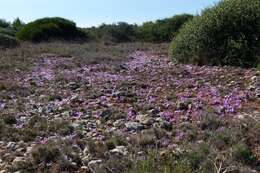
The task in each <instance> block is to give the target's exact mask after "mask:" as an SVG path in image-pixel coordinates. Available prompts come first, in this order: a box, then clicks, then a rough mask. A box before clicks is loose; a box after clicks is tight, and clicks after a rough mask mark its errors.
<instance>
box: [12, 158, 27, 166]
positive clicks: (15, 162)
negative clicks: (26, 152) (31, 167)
mask: <svg viewBox="0 0 260 173" xmlns="http://www.w3.org/2000/svg"><path fill="white" fill-rule="evenodd" d="M24 163H25V158H24V157H16V158H15V159H14V160H13V162H12V165H13V166H14V167H20V166H21V165H23V164H24Z"/></svg>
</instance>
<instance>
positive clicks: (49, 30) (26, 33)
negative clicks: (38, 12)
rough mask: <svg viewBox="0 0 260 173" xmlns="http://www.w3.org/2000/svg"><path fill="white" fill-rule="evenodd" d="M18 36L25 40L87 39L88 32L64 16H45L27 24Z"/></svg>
mask: <svg viewBox="0 0 260 173" xmlns="http://www.w3.org/2000/svg"><path fill="white" fill-rule="evenodd" d="M17 38H18V39H20V40H23V41H33V42H41V41H49V40H53V39H59V40H85V39H86V34H85V33H83V32H82V31H80V30H78V29H77V27H76V24H75V23H74V22H72V21H69V20H66V19H63V18H58V17H56V18H43V19H38V20H36V21H34V22H31V23H29V24H27V25H25V26H24V27H23V28H22V29H21V30H20V31H19V32H18V33H17Z"/></svg>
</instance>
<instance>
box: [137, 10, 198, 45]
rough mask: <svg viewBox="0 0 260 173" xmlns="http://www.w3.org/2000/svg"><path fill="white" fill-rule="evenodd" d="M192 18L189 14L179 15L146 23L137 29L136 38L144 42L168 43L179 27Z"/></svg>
mask: <svg viewBox="0 0 260 173" xmlns="http://www.w3.org/2000/svg"><path fill="white" fill-rule="evenodd" d="M192 18H193V16H192V15H190V14H181V15H175V16H173V17H171V18H166V19H161V20H157V21H155V22H146V23H144V24H143V25H141V26H139V27H138V29H137V38H138V40H140V41H145V42H170V41H171V40H172V38H173V37H174V36H175V35H176V34H177V32H178V31H179V29H180V28H181V26H182V25H183V24H184V23H185V22H187V21H188V20H190V19H192Z"/></svg>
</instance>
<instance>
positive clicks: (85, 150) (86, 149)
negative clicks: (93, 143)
mask: <svg viewBox="0 0 260 173" xmlns="http://www.w3.org/2000/svg"><path fill="white" fill-rule="evenodd" d="M83 154H84V156H87V155H88V154H89V148H88V147H85V149H84V150H83Z"/></svg>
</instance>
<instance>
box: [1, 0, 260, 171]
mask: <svg viewBox="0 0 260 173" xmlns="http://www.w3.org/2000/svg"><path fill="white" fill-rule="evenodd" d="M259 10H260V3H259V2H258V1H257V0H223V1H221V2H220V3H218V4H216V5H215V6H213V7H211V8H208V9H206V10H204V11H203V12H202V13H201V14H200V15H198V16H193V15H189V14H182V15H176V16H173V17H171V18H166V19H162V20H157V21H154V22H147V23H144V24H143V25H140V26H138V25H132V24H128V23H125V22H119V23H116V24H103V25H101V26H99V27H92V28H77V26H76V24H75V23H74V22H72V21H69V20H67V19H63V18H43V19H39V20H36V21H34V22H31V23H28V24H24V23H23V22H22V21H21V20H20V19H19V18H17V19H15V20H14V21H13V22H6V21H5V20H0V170H1V171H0V172H3V171H5V172H21V173H23V172H24V173H34V172H46V173H49V172H50V173H61V172H68V173H69V172H80V173H227V172H231V173H256V172H259V171H260V167H259V166H260V123H259V122H260V117H259V115H260V106H259V105H260V102H259V101H260V100H259V97H260V88H259V81H258V78H259V77H260V73H259V70H258V69H256V68H251V67H256V66H257V64H258V66H259V67H260V63H259V60H260V59H259V55H260V54H259V50H260V49H259V46H260V45H259V36H260V35H259V34H260V33H259V30H258V28H259V26H260V23H259V21H260V20H259V19H260V18H259V17H260V16H259V14H260V12H259ZM171 40H173V41H172V43H171V45H169V42H170V41H171ZM138 41H139V42H138ZM147 42H153V43H147ZM154 42H155V43H154ZM35 43H37V44H35ZM169 47H170V48H169ZM169 49H170V54H171V56H172V57H169V56H168V52H169ZM186 63H188V64H186ZM198 65H200V66H198ZM201 65H203V66H201ZM210 65H218V66H216V67H215V66H214V67H212V66H210ZM226 65H228V66H226ZM232 66H239V67H232ZM244 67H247V68H244ZM248 67H250V68H248ZM259 67H258V68H259ZM2 170H3V171H2Z"/></svg>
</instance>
